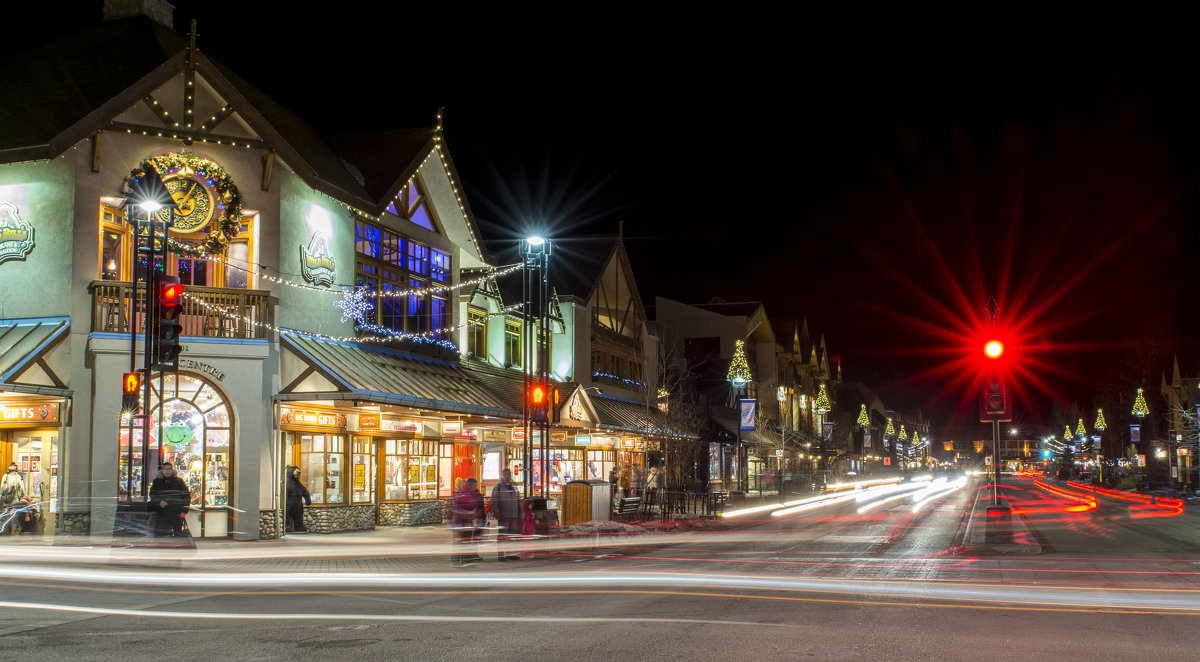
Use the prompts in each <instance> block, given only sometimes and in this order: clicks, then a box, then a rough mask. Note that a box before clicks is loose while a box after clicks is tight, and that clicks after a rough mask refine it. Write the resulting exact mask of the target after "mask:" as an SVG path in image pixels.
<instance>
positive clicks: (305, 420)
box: [280, 409, 346, 428]
mask: <svg viewBox="0 0 1200 662" xmlns="http://www.w3.org/2000/svg"><path fill="white" fill-rule="evenodd" d="M280 422H282V423H283V424H284V425H303V426H305V427H310V428H344V427H346V416H345V415H344V414H333V413H329V412H323V411H301V410H298V409H285V410H283V414H282V415H281V416H280Z"/></svg>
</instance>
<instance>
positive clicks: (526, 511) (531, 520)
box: [521, 499, 537, 557]
mask: <svg viewBox="0 0 1200 662" xmlns="http://www.w3.org/2000/svg"><path fill="white" fill-rule="evenodd" d="M535 535H537V521H536V519H535V517H534V514H533V499H523V500H521V537H523V538H525V540H526V542H525V544H524V546H523V547H522V552H521V555H522V556H526V557H529V556H533V537H534V536H535Z"/></svg>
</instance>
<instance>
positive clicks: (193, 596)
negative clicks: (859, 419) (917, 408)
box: [0, 482, 1200, 660]
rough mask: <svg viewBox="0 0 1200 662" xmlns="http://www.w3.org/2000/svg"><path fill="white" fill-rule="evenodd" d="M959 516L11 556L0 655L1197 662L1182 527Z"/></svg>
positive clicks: (1041, 496) (951, 511)
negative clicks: (532, 545)
mask: <svg viewBox="0 0 1200 662" xmlns="http://www.w3.org/2000/svg"><path fill="white" fill-rule="evenodd" d="M1012 489H1013V490H1028V492H1027V494H1024V496H1026V497H1028V499H1027V502H1028V503H1029V504H1033V503H1038V502H1042V501H1045V502H1046V503H1047V504H1051V505H1052V504H1053V503H1055V500H1054V499H1051V498H1049V496H1048V495H1046V494H1045V493H1043V492H1042V491H1039V490H1037V489H1036V488H1035V487H1034V486H1032V483H1031V482H1030V483H1028V484H1027V483H1014V485H1013V488H1012ZM973 499H974V492H973V491H972V490H970V489H964V490H961V491H959V492H956V493H954V494H951V495H949V496H947V497H946V498H945V499H942V500H939V501H937V502H935V503H931V504H929V506H928V507H926V508H924V509H922V510H920V511H919V512H916V513H914V512H912V509H911V508H910V507H909V504H906V503H900V502H897V503H894V504H888V505H886V506H884V507H881V508H877V509H875V510H872V511H870V512H869V513H861V514H860V513H858V512H857V509H856V508H855V504H854V503H853V502H851V503H843V504H837V505H835V506H831V507H828V508H822V509H817V510H813V511H808V512H804V513H801V514H797V515H794V516H788V517H770V516H769V515H763V516H758V520H757V521H755V522H753V523H752V524H750V525H747V526H744V527H740V528H737V529H732V530H725V531H719V532H713V533H707V534H688V535H685V536H681V537H670V536H661V537H651V538H635V539H633V540H636V541H639V544H638V545H635V546H615V545H608V546H605V547H600V548H596V547H592V546H590V545H586V544H583V542H585V541H582V540H581V541H574V542H573V543H572V544H570V545H567V546H566V547H553V548H546V549H543V550H540V551H539V552H538V553H537V554H536V555H535V556H534V557H533V558H531V559H527V560H524V561H521V562H517V563H498V562H496V561H495V560H493V559H491V558H489V559H488V560H487V561H486V562H484V563H481V564H479V565H476V566H474V567H470V568H464V569H451V568H449V567H448V563H446V557H445V556H444V555H440V554H438V553H437V552H439V551H440V552H444V551H445V549H439V548H436V547H434V548H431V549H430V550H426V551H428V552H429V555H428V556H424V557H422V558H419V559H416V558H403V554H402V553H401V554H397V553H396V552H395V551H393V552H392V556H388V557H386V558H385V557H383V556H380V558H378V559H376V563H377V564H382V565H379V566H378V568H373V569H369V570H364V568H366V567H368V566H359V565H356V564H355V563H352V562H351V561H350V560H348V559H343V560H342V561H334V560H330V561H328V562H327V563H320V564H319V561H320V559H319V558H318V557H320V556H322V555H332V554H333V553H334V550H337V549H343V548H345V547H347V545H346V544H335V543H331V541H330V540H329V539H328V538H326V539H323V540H320V541H317V540H313V541H312V542H307V541H306V542H304V543H300V544H301V545H304V546H303V547H295V548H293V550H302V551H306V552H307V557H303V558H304V559H305V560H304V562H303V563H301V562H299V561H295V560H294V559H295V558H297V557H295V556H289V557H288V558H287V559H279V558H275V559H271V558H265V559H264V558H257V559H255V560H252V561H250V560H241V561H239V560H238V559H231V558H229V557H228V556H220V560H219V561H212V562H206V561H204V560H203V559H202V558H196V557H193V558H190V559H185V560H183V561H173V560H171V559H169V558H168V559H165V560H153V561H145V562H138V561H136V560H135V561H130V560H129V559H125V560H124V561H123V562H122V563H118V564H99V563H88V562H83V561H79V560H76V561H73V562H69V563H66V564H48V563H36V562H34V561H31V560H29V558H26V559H24V560H22V561H20V562H12V563H10V564H8V566H7V568H6V569H7V570H8V572H6V573H5V574H6V578H5V579H3V580H0V637H2V639H0V659H14V660H17V659H20V660H28V659H39V660H57V659H87V660H142V659H147V660H164V659H206V658H207V659H239V660H258V659H262V660H340V659H354V660H360V659H371V658H380V659H405V660H406V659H421V660H464V659H486V660H509V659H512V660H516V659H521V660H528V659H530V658H531V657H532V658H534V659H536V658H540V657H554V658H563V657H566V658H569V659H583V660H593V659H595V660H624V659H668V660H675V659H680V660H685V659H686V660H728V659H794V658H810V659H819V660H836V659H879V660H910V659H911V660H931V659H935V660H960V659H961V660H967V659H971V660H977V659H1008V658H1011V657H1012V656H1022V657H1028V656H1034V658H1035V659H1036V658H1044V659H1053V660H1074V659H1087V658H1092V659H1114V660H1132V659H1139V660H1140V659H1153V660H1194V659H1196V656H1197V653H1196V651H1197V650H1200V546H1190V545H1191V544H1192V543H1191V541H1192V540H1193V539H1194V538H1193V536H1196V535H1200V516H1198V515H1197V514H1195V513H1185V514H1183V515H1180V516H1177V517H1172V518H1150V519H1137V520H1134V519H1130V518H1129V517H1128V512H1127V510H1123V509H1122V508H1121V507H1120V506H1119V505H1118V504H1109V506H1107V507H1098V508H1096V509H1095V510H1094V511H1092V512H1088V513H1070V512H1061V511H1056V510H1055V509H1054V508H1046V509H1045V510H1043V511H1039V512H1036V513H1034V514H1032V515H1029V516H1027V517H1026V518H1025V519H1026V522H1027V523H1028V524H1029V527H1030V529H1031V531H1033V532H1034V535H1036V536H1038V538H1039V539H1041V541H1042V543H1043V549H1044V550H1045V551H1044V552H1043V553H1042V554H1039V555H1036V556H1020V557H999V556H995V557H989V556H982V555H979V554H977V553H975V552H974V551H973V550H970V549H969V548H966V547H964V546H963V539H962V536H963V529H964V527H965V522H966V520H967V518H968V517H967V514H968V512H969V510H968V509H969V506H970V504H971V502H972V501H973ZM1123 512H1124V514H1122V513H1123ZM1076 515H1078V517H1076ZM434 533H436V532H430V534H429V535H431V536H433V535H434ZM376 535H377V536H382V535H386V532H383V533H379V534H376ZM346 540H351V539H350V538H347V539H346ZM276 545H279V543H276ZM247 549H249V548H247ZM253 549H276V550H278V549H280V547H278V546H277V547H274V548H270V547H266V546H264V547H255V548H253ZM351 549H352V550H354V551H355V552H362V551H364V550H367V549H371V550H374V548H369V547H365V546H364V547H360V548H354V547H351ZM392 549H393V550H395V546H392ZM484 551H485V552H487V551H490V550H484ZM371 553H372V554H377V552H376V551H372V552H371ZM10 558H15V557H12V556H10ZM297 563H300V565H299V566H297V565H296V564H297ZM389 563H395V564H397V565H395V566H388V565H387V564H389ZM305 564H307V565H305ZM387 568H393V569H391V570H388V569H387Z"/></svg>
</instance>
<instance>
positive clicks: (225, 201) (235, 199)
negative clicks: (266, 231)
mask: <svg viewBox="0 0 1200 662" xmlns="http://www.w3.org/2000/svg"><path fill="white" fill-rule="evenodd" d="M185 166H186V167H189V168H191V169H192V171H193V172H195V173H196V175H197V176H198V177H200V178H201V179H202V180H204V183H205V184H208V186H209V188H211V189H212V190H213V193H214V194H215V195H214V198H215V199H216V200H215V202H216V205H217V208H218V209H220V210H221V215H220V216H219V217H218V218H217V222H216V223H215V224H213V225H211V226H210V229H209V231H208V236H207V237H205V238H204V239H202V240H201V241H199V242H197V243H194V244H193V243H189V242H185V241H179V240H174V241H172V242H171V251H172V252H174V253H177V254H179V255H187V256H191V257H206V256H209V255H216V254H219V253H222V252H224V251H225V247H226V246H227V245H228V244H229V240H230V239H231V238H233V237H235V236H237V233H238V226H239V225H240V224H241V221H242V194H241V192H240V191H238V187H237V186H235V185H234V183H233V177H230V176H229V173H227V172H225V169H224V168H222V167H221V166H219V165H217V164H216V163H213V162H212V161H209V160H208V159H205V158H201V157H199V156H196V155H195V154H189V153H186V152H180V153H175V154H159V155H158V156H151V157H149V158H147V159H146V160H144V161H142V162H141V163H139V164H138V167H136V168H134V169H133V170H131V171H130V172H129V177H127V178H125V190H126V192H128V191H129V190H130V187H131V186H132V185H133V183H134V182H137V181H141V179H142V177H145V176H146V171H147V170H150V169H154V170H156V171H158V174H159V175H162V176H166V175H169V174H171V173H173V172H175V171H176V170H179V169H181V168H183V167H185Z"/></svg>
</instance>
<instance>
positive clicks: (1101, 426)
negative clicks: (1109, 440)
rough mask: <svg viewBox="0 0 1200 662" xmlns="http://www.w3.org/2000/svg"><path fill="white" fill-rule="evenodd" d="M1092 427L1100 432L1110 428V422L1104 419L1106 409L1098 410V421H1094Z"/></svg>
mask: <svg viewBox="0 0 1200 662" xmlns="http://www.w3.org/2000/svg"><path fill="white" fill-rule="evenodd" d="M1092 427H1093V428H1095V429H1096V430H1098V431H1100V432H1104V431H1105V430H1107V429H1108V422H1107V421H1105V420H1104V410H1103V409H1097V410H1096V422H1095V423H1092Z"/></svg>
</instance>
